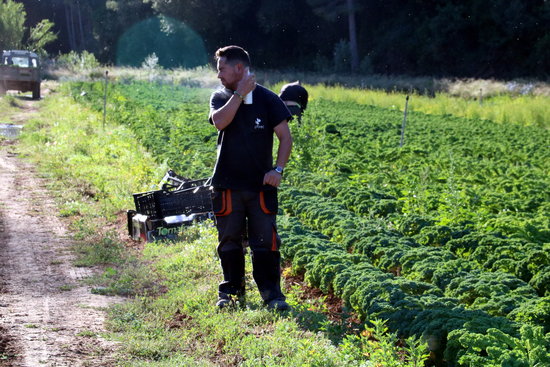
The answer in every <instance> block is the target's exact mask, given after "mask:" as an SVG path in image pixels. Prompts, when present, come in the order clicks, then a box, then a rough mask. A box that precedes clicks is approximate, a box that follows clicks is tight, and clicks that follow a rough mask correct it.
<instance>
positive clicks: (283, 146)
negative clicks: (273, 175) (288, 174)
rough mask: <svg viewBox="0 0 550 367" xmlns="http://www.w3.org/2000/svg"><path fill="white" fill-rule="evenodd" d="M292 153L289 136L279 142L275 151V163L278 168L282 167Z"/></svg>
mask: <svg viewBox="0 0 550 367" xmlns="http://www.w3.org/2000/svg"><path fill="white" fill-rule="evenodd" d="M291 151H292V137H291V136H290V135H288V136H286V137H284V138H283V139H281V140H280V141H279V149H278V150H277V161H276V162H277V163H276V165H277V166H279V167H284V166H285V165H286V163H287V162H288V159H289V158H290V152H291Z"/></svg>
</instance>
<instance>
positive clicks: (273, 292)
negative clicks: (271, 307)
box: [252, 249, 285, 304]
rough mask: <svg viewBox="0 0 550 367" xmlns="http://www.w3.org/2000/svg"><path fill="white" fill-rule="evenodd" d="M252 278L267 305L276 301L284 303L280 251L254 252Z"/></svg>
mask: <svg viewBox="0 0 550 367" xmlns="http://www.w3.org/2000/svg"><path fill="white" fill-rule="evenodd" d="M252 267H253V271H252V276H253V277H254V280H255V281H256V285H257V286H258V290H259V291H260V295H261V296H262V299H263V300H264V302H265V303H266V304H269V303H270V302H272V301H274V300H280V301H284V300H285V296H284V295H283V292H281V254H280V253H279V251H270V250H263V249H262V250H256V251H252Z"/></svg>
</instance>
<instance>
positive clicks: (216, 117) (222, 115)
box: [212, 94, 242, 130]
mask: <svg viewBox="0 0 550 367" xmlns="http://www.w3.org/2000/svg"><path fill="white" fill-rule="evenodd" d="M241 102H242V99H241V98H240V97H239V96H238V95H236V94H234V95H232V96H231V98H229V100H228V101H227V103H226V104H225V105H223V107H221V108H220V109H218V110H216V111H214V112H213V113H212V122H213V123H214V126H215V127H216V129H218V130H223V129H225V128H226V127H227V126H228V125H229V124H230V123H231V121H233V119H234V118H235V114H236V113H237V110H238V109H239V106H240V105H241Z"/></svg>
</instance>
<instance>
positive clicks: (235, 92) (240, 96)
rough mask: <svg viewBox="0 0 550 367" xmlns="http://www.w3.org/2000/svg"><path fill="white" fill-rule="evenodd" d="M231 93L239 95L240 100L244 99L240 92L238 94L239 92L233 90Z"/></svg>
mask: <svg viewBox="0 0 550 367" xmlns="http://www.w3.org/2000/svg"><path fill="white" fill-rule="evenodd" d="M233 94H234V95H236V96H237V97H239V98H240V99H241V101H244V96H243V95H242V94H240V93H239V92H237V91H234V92H233Z"/></svg>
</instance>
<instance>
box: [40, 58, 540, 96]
mask: <svg viewBox="0 0 550 367" xmlns="http://www.w3.org/2000/svg"><path fill="white" fill-rule="evenodd" d="M105 71H108V72H109V77H110V78H111V79H115V80H118V81H133V80H147V81H154V82H159V83H166V84H176V85H186V86H195V87H203V88H216V87H217V86H218V85H219V81H218V79H217V78H216V73H215V71H214V68H213V67H212V66H209V65H205V66H201V67H197V68H193V69H172V70H167V69H162V68H154V69H151V68H129V67H114V66H105V67H102V68H97V69H87V70H82V71H80V72H78V73H75V72H71V71H69V70H68V69H61V68H56V69H50V70H46V73H45V74H46V78H49V79H55V80H60V81H69V80H98V79H102V78H104V76H105ZM255 72H256V76H257V80H258V82H259V83H261V84H264V85H267V86H270V85H275V84H278V83H281V82H283V81H294V80H300V81H301V82H303V83H305V84H309V85H324V86H341V87H346V88H358V89H370V90H380V91H386V92H405V93H411V92H414V93H416V94H421V95H428V96H435V95H436V94H440V93H444V94H449V95H451V96H456V97H462V98H469V99H471V98H476V99H477V98H479V96H480V93H481V95H482V97H483V98H487V97H494V96H497V95H510V96H518V95H534V96H546V97H548V96H550V83H549V82H545V81H536V80H494V79H449V78H440V79H438V78H433V77H427V76H426V77H408V76H389V75H349V74H348V75H346V74H335V73H332V74H327V73H314V72H284V71H277V70H256V71H255Z"/></svg>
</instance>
